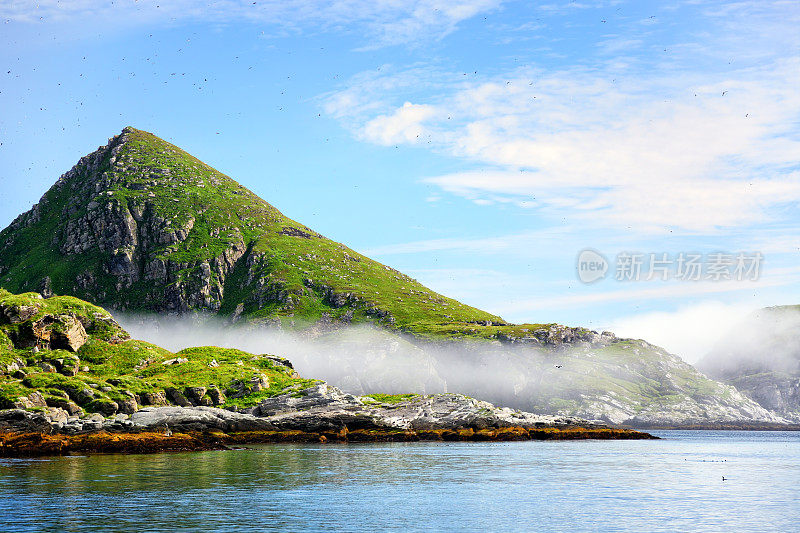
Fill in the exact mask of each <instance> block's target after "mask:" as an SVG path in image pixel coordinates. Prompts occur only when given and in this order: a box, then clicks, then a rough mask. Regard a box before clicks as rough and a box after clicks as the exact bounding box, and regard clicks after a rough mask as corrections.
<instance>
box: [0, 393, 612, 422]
mask: <svg viewBox="0 0 800 533" xmlns="http://www.w3.org/2000/svg"><path fill="white" fill-rule="evenodd" d="M42 406H43V407H45V409H44V410H42V411H38V412H31V411H25V410H21V409H9V410H5V411H0V429H5V430H11V429H13V430H18V431H22V430H26V431H32V430H36V431H44V432H47V433H50V432H58V433H71V434H74V433H81V432H85V431H98V430H108V431H122V430H126V431H133V430H137V431H138V430H141V431H144V430H158V431H162V430H166V429H169V430H171V431H210V430H220V431H225V432H237V431H301V432H305V433H320V432H339V431H343V430H348V431H352V430H398V431H399V430H415V431H416V430H461V429H472V430H480V429H491V428H495V429H497V428H512V427H514V428H524V429H541V428H568V427H582V428H600V427H603V426H602V425H599V424H596V423H592V422H589V421H586V420H582V419H578V418H573V417H559V416H545V415H535V414H532V413H526V412H521V411H516V410H513V409H509V408H499V407H495V406H494V405H492V404H490V403H488V402H484V401H480V400H475V399H472V398H468V397H466V396H463V395H459V394H435V395H415V394H409V395H405V396H403V397H401V398H394V397H392V398H391V399H390V401H389V402H383V401H381V399H380V398H378V399H375V398H372V397H369V396H363V397H358V396H352V395H350V394H346V393H344V392H342V391H341V390H339V389H337V388H336V387H332V386H330V385H328V384H327V383H317V384H314V385H313V386H311V387H308V388H306V389H303V390H300V391H295V392H292V393H291V394H282V395H278V396H275V397H272V398H267V399H265V400H263V401H261V402H260V403H258V404H257V405H255V406H253V407H249V408H246V409H234V410H228V409H219V408H215V407H207V406H191V404H189V403H188V402H187V405H185V406H179V405H172V406H160V407H159V406H153V407H144V408H141V409H139V410H137V411H135V412H133V413H131V414H129V415H126V414H118V415H114V416H109V417H104V416H102V415H101V414H99V413H92V414H89V415H85V416H83V417H78V416H72V415H70V413H69V412H68V411H67V410H66V409H62V408H57V407H56V408H54V407H49V408H47V407H46V405H45V404H44V403H42Z"/></svg>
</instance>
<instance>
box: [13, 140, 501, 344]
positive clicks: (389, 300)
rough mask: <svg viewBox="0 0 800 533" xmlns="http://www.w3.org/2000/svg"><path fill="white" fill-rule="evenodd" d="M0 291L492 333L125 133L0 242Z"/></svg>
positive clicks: (491, 319)
mask: <svg viewBox="0 0 800 533" xmlns="http://www.w3.org/2000/svg"><path fill="white" fill-rule="evenodd" d="M0 286H3V287H5V288H6V289H9V290H11V291H13V292H24V291H33V290H38V291H40V292H42V293H44V294H46V295H47V294H50V293H55V294H67V295H74V296H77V297H81V298H85V299H87V300H90V301H93V302H96V303H98V304H100V305H105V306H107V307H112V308H114V309H119V310H131V311H133V310H136V311H154V312H163V311H173V312H178V313H185V312H188V311H190V310H202V311H206V312H210V313H216V314H219V315H223V316H226V317H230V318H232V319H234V320H238V319H240V318H246V319H256V320H259V319H274V318H279V319H281V320H282V321H284V322H285V321H286V319H291V321H292V322H295V323H296V324H299V325H306V324H308V323H309V322H313V321H318V320H320V319H322V320H328V319H331V320H339V321H345V322H350V321H355V322H359V321H377V322H380V323H382V324H385V325H389V326H392V327H395V328H400V329H403V330H408V331H413V332H418V333H438V332H447V333H477V334H482V333H484V331H483V328H485V327H486V326H491V325H500V324H503V320H502V319H501V318H500V317H497V316H494V315H491V314H489V313H486V312H484V311H481V310H479V309H475V308H473V307H470V306H467V305H464V304H461V303H459V302H457V301H455V300H453V299H451V298H447V297H445V296H442V295H441V294H437V293H435V292H433V291H431V290H429V289H427V288H426V287H424V286H422V285H421V284H420V283H418V282H417V281H416V280H414V279H412V278H410V277H408V276H406V275H404V274H402V273H401V272H398V271H396V270H394V269H392V268H390V267H388V266H385V265H382V264H380V263H378V262H376V261H373V260H371V259H369V258H368V257H365V256H363V255H361V254H359V253H357V252H355V251H353V250H351V249H349V248H347V247H346V246H344V245H343V244H339V243H337V242H334V241H331V240H329V239H326V238H325V237H323V236H322V235H320V234H319V233H317V232H315V231H314V230H312V229H309V228H307V227H306V226H304V225H302V224H300V223H298V222H295V221H294V220H291V219H289V218H287V217H286V216H284V215H283V214H281V212H280V211H278V210H277V209H276V208H275V207H273V206H272V205H270V204H269V203H267V202H266V201H264V200H262V199H261V198H259V197H258V196H256V195H255V194H253V193H252V192H251V191H249V190H247V189H246V188H244V187H242V186H241V185H239V184H238V183H236V182H235V181H234V180H232V179H231V178H229V177H228V176H226V175H224V174H222V173H220V172H218V171H216V170H214V169H213V168H211V167H210V166H208V165H206V164H205V163H203V162H202V161H200V160H199V159H196V158H195V157H193V156H191V155H189V154H188V153H186V152H184V151H183V150H181V149H180V148H178V147H176V146H174V145H172V144H170V143H168V142H166V141H164V140H162V139H160V138H158V137H156V136H155V135H152V134H150V133H147V132H144V131H141V130H137V129H134V128H130V127H128V128H125V129H124V130H123V131H122V133H121V134H120V135H118V136H116V137H114V138H112V139H111V140H110V141H109V143H108V144H107V145H105V146H102V147H100V148H99V149H98V150H96V151H95V152H93V153H92V154H89V155H87V156H85V157H83V158H81V159H80V161H79V162H78V163H77V164H76V165H75V166H74V167H73V168H72V169H71V170H70V171H69V172H67V173H65V174H64V175H62V176H61V177H60V178H59V179H58V181H57V182H56V184H55V185H53V187H52V188H51V189H50V190H49V191H47V192H46V193H45V194H44V196H43V197H42V199H41V201H40V202H39V203H38V204H37V205H35V206H34V207H33V208H32V209H31V210H30V211H28V212H26V213H23V214H22V215H20V216H19V217H18V218H17V219H16V220H15V221H14V222H13V223H12V224H11V225H10V226H9V227H7V228H6V229H5V230H3V231H2V232H0ZM479 329H480V330H481V331H480V332H478V330H479ZM495 333H496V332H494V331H492V332H491V334H495Z"/></svg>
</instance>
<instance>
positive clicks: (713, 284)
mask: <svg viewBox="0 0 800 533" xmlns="http://www.w3.org/2000/svg"><path fill="white" fill-rule="evenodd" d="M798 274H800V268H786V269H776V270H774V271H773V272H772V274H771V275H769V276H763V277H762V278H761V279H759V280H757V281H735V280H732V281H703V282H681V281H670V282H659V284H658V285H657V286H654V287H648V288H643V287H642V286H641V285H640V284H639V283H637V282H630V288H625V289H617V290H608V291H598V292H585V291H584V292H580V293H576V294H566V295H563V296H555V297H550V298H547V299H546V300H543V299H540V298H539V299H535V300H518V301H515V302H511V303H509V304H508V305H506V306H504V311H505V312H506V313H516V314H519V313H523V312H530V311H533V310H538V309H553V308H561V307H575V306H579V305H594V304H603V303H609V302H630V301H648V300H654V299H674V298H680V299H685V298H689V297H692V298H696V297H698V296H702V295H708V294H722V293H733V292H741V291H753V290H758V289H764V288H769V287H783V286H786V285H794V284H796V283H797V282H798V278H800V276H799V275H798Z"/></svg>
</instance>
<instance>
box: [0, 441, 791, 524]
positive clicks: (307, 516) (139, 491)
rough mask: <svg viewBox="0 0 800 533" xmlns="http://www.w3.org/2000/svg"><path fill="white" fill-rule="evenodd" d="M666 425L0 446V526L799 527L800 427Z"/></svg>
mask: <svg viewBox="0 0 800 533" xmlns="http://www.w3.org/2000/svg"><path fill="white" fill-rule="evenodd" d="M660 434H661V435H662V436H664V437H666V438H665V439H664V440H661V441H655V442H654V441H589V442H585V441H584V442H518V443H392V444H369V445H354V444H350V445H268V446H252V447H248V448H247V449H243V450H235V451H216V452H200V453H179V454H163V455H94V456H88V457H63V458H53V459H47V460H21V459H14V460H0V502H2V509H0V525H1V526H2V527H0V530H2V531H9V532H14V531H99V530H114V531H132V532H133V531H137V532H138V531H164V530H184V531H264V530H290V531H297V530H301V529H303V530H320V529H327V530H340V531H341V530H363V531H375V530H385V529H393V530H403V531H406V530H418V529H425V528H431V529H438V530H468V531H485V530H531V529H550V530H552V529H558V530H564V529H571V530H573V531H581V530H587V531H593V530H619V529H625V530H640V531H674V530H686V531H719V530H723V529H730V530H735V531H746V530H749V531H763V530H765V529H773V530H781V531H789V530H792V529H793V528H795V527H796V524H797V520H799V519H800V490H798V488H797V480H798V479H800V433H791V432H787V433H780V432H661V433H660ZM723 476H725V478H727V481H722V477H723Z"/></svg>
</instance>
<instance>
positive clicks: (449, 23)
mask: <svg viewBox="0 0 800 533" xmlns="http://www.w3.org/2000/svg"><path fill="white" fill-rule="evenodd" d="M500 2H501V0H466V1H461V2H457V3H455V2H448V1H446V0H410V1H406V2H397V1H395V0H375V1H364V0H258V1H257V2H254V1H252V0H213V1H211V2H195V1H193V0H169V1H162V0H137V1H135V2H130V1H126V2H108V3H98V2H95V1H92V0H40V1H35V2H34V1H27V2H25V1H23V2H0V17H2V18H3V19H5V20H9V21H18V22H26V23H41V22H76V21H79V22H81V23H82V24H83V25H87V24H89V23H90V22H98V21H101V22H103V23H106V24H111V25H121V26H136V25H141V24H152V23H156V22H161V21H180V20H202V21H211V22H215V23H227V22H253V23H259V24H266V25H269V26H274V27H280V28H284V29H289V30H297V29H309V28H313V29H314V30H320V29H322V30H337V31H352V32H358V33H359V34H362V35H364V37H365V38H366V42H365V43H364V48H375V47H379V46H387V45H397V44H408V43H414V42H415V41H417V40H420V39H423V40H424V39H438V38H441V37H443V36H445V35H447V34H449V33H451V32H452V31H454V30H455V29H456V28H457V27H458V24H459V23H460V22H462V21H464V20H466V19H469V18H471V17H474V16H476V15H478V14H479V13H483V12H487V11H490V10H493V9H495V8H497V7H498V5H499V4H500Z"/></svg>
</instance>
